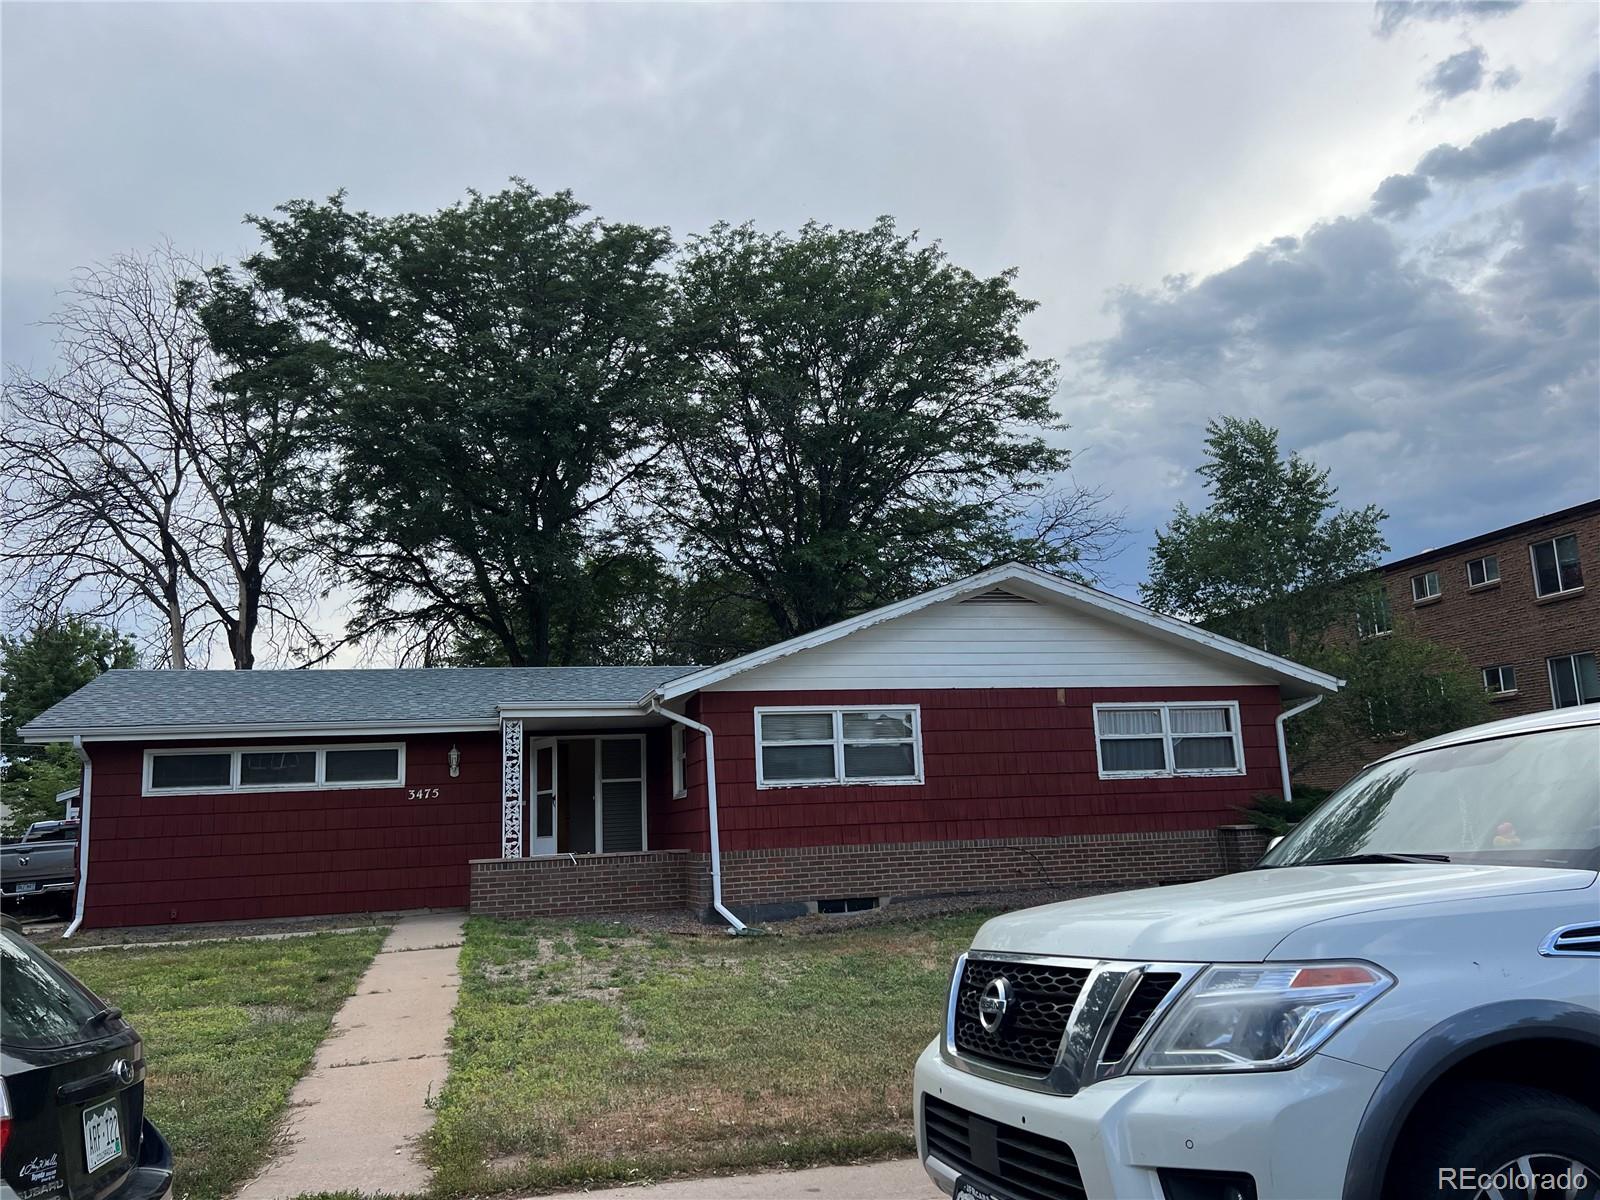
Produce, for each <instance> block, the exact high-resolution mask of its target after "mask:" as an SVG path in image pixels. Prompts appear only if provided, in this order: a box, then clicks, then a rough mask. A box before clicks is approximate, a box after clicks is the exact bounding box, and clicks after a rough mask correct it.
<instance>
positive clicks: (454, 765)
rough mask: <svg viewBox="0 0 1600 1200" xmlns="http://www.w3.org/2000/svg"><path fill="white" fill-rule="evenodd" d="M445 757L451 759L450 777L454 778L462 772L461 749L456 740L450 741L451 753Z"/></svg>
mask: <svg viewBox="0 0 1600 1200" xmlns="http://www.w3.org/2000/svg"><path fill="white" fill-rule="evenodd" d="M445 757H446V758H447V759H449V760H450V778H451V779H454V778H456V777H457V776H458V775H460V774H461V751H460V750H458V749H457V748H456V744H455V743H454V742H451V743H450V753H449V754H447V755H445Z"/></svg>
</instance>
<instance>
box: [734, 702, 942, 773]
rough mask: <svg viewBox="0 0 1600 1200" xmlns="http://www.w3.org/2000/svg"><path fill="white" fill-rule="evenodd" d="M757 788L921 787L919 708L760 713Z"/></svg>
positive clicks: (798, 710) (794, 710)
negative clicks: (902, 785) (874, 785)
mask: <svg viewBox="0 0 1600 1200" xmlns="http://www.w3.org/2000/svg"><path fill="white" fill-rule="evenodd" d="M755 716H756V783H757V785H758V786H760V787H797V786H804V785H813V784H825V783H921V782H922V748H921V722H920V716H919V713H918V710H917V709H916V708H914V707H913V708H816V709H788V708H783V709H770V708H769V709H761V708H758V709H757V710H756V714H755Z"/></svg>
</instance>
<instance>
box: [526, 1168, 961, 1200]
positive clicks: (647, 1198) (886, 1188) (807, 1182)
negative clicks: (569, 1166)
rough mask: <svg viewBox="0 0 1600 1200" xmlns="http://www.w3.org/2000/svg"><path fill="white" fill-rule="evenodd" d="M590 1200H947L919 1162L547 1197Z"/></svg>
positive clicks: (710, 1180)
mask: <svg viewBox="0 0 1600 1200" xmlns="http://www.w3.org/2000/svg"><path fill="white" fill-rule="evenodd" d="M579 1196H582V1197H583V1198H584V1200H813V1198H814V1197H821V1198H822V1200H944V1193H943V1192H941V1191H940V1190H939V1189H938V1188H937V1187H935V1186H934V1184H933V1181H932V1180H931V1179H929V1178H928V1175H927V1172H926V1171H924V1170H923V1169H922V1164H921V1163H919V1162H918V1161H917V1160H916V1159H914V1158H905V1159H899V1160H897V1161H895V1162H885V1163H868V1164H867V1165H866V1166H862V1167H817V1168H815V1169H813V1170H810V1171H772V1172H768V1173H767V1174H763V1175H729V1176H727V1177H725V1178H721V1179H679V1180H675V1181H673V1182H672V1183H658V1184H654V1185H652V1186H650V1187H621V1188H611V1189H609V1190H607V1191H603V1192H566V1193H563V1196H547V1197H545V1200H563V1197H567V1198H569V1200H570V1198H576V1197H579Z"/></svg>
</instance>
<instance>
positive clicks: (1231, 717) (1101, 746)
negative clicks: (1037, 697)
mask: <svg viewBox="0 0 1600 1200" xmlns="http://www.w3.org/2000/svg"><path fill="white" fill-rule="evenodd" d="M1094 727H1095V739H1094V749H1095V758H1096V761H1097V762H1098V764H1099V768H1100V778H1102V779H1159V778H1170V777H1172V776H1175V775H1243V774H1244V741H1243V739H1242V738H1241V737H1240V734H1239V705H1238V703H1237V702H1235V701H1233V700H1222V701H1217V700H1192V701H1190V700H1185V701H1179V702H1171V703H1166V704H1139V703H1132V704H1096V705H1095V706H1094Z"/></svg>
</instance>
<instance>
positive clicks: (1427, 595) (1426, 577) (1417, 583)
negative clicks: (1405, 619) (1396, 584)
mask: <svg viewBox="0 0 1600 1200" xmlns="http://www.w3.org/2000/svg"><path fill="white" fill-rule="evenodd" d="M1438 595H1439V572H1437V571H1424V572H1423V573H1422V574H1421V575H1413V576H1412V577H1411V600H1412V603H1414V604H1421V603H1422V602H1423V601H1424V600H1432V599H1434V598H1435V597H1437V596H1438Z"/></svg>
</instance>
